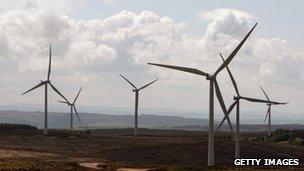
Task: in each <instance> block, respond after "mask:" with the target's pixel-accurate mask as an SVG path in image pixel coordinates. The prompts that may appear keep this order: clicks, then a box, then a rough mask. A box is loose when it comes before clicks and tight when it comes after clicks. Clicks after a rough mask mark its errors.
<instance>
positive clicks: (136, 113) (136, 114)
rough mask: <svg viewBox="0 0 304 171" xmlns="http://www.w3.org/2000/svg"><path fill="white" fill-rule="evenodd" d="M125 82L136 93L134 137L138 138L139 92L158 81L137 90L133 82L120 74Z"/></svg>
mask: <svg viewBox="0 0 304 171" xmlns="http://www.w3.org/2000/svg"><path fill="white" fill-rule="evenodd" d="M119 75H120V76H121V77H122V78H123V79H124V80H126V81H127V82H128V83H129V84H130V85H131V86H132V87H133V88H134V89H133V90H132V91H133V92H135V119H134V135H135V136H136V135H137V134H138V132H137V128H138V98H139V91H140V90H142V89H144V88H146V87H148V86H149V85H151V84H153V83H154V82H155V81H157V80H158V79H156V80H154V81H152V82H150V83H148V84H146V85H144V86H142V87H140V88H137V87H136V86H135V85H134V84H133V83H132V82H131V81H129V80H128V79H127V78H126V77H124V76H123V75H121V74H119Z"/></svg>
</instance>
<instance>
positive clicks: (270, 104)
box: [260, 86, 288, 136]
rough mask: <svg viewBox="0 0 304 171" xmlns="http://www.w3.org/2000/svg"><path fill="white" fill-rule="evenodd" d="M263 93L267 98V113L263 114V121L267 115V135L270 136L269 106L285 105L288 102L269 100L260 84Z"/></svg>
mask: <svg viewBox="0 0 304 171" xmlns="http://www.w3.org/2000/svg"><path fill="white" fill-rule="evenodd" d="M260 88H261V90H262V92H263V94H264V95H265V97H266V98H267V100H268V103H267V106H268V109H267V113H266V115H265V119H264V122H265V121H266V119H267V117H268V136H271V106H272V105H285V104H288V102H284V103H280V102H272V101H270V99H269V97H268V96H267V94H266V92H265V91H264V89H263V88H262V86H261V87H260Z"/></svg>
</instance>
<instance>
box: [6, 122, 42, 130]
mask: <svg viewBox="0 0 304 171" xmlns="http://www.w3.org/2000/svg"><path fill="white" fill-rule="evenodd" d="M0 130H2V131H3V130H37V127H35V126H31V125H26V124H12V123H1V124H0Z"/></svg>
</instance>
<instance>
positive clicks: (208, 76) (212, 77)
mask: <svg viewBox="0 0 304 171" xmlns="http://www.w3.org/2000/svg"><path fill="white" fill-rule="evenodd" d="M256 25H257V23H256V24H255V25H254V26H253V28H252V29H251V30H250V31H249V32H248V33H247V35H246V36H245V37H244V39H243V40H242V41H241V42H240V43H239V44H238V46H237V47H236V48H235V49H234V51H233V52H232V53H231V54H230V55H229V57H228V58H227V60H226V61H225V62H224V63H223V64H222V65H220V67H219V68H218V69H217V70H216V71H215V72H214V73H213V74H208V73H206V72H203V71H201V70H198V69H195V68H188V67H181V66H173V65H164V64H156V63H148V64H150V65H156V66H160V67H165V68H170V69H174V70H180V71H184V72H189V73H192V74H197V75H200V76H203V77H205V78H206V79H207V80H208V81H209V84H210V90H209V98H210V102H209V137H208V140H209V141H208V166H213V165H214V87H215V91H216V95H217V98H218V101H219V103H220V106H221V108H222V110H223V111H224V114H225V118H226V119H227V121H228V123H229V125H231V123H230V119H229V117H228V114H227V112H228V111H227V109H226V106H225V103H224V100H223V98H222V95H221V92H220V89H219V86H218V83H217V80H216V76H217V74H218V73H219V72H221V71H222V70H223V69H224V68H225V67H226V66H227V65H228V64H229V63H230V62H231V60H232V59H233V58H234V56H235V55H236V54H237V52H238V51H239V49H240V48H241V47H242V45H243V44H244V43H245V41H246V40H247V38H248V37H249V35H250V34H251V33H252V31H253V30H254V28H255V27H256Z"/></svg>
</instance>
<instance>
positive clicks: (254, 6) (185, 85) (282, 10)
mask: <svg viewBox="0 0 304 171" xmlns="http://www.w3.org/2000/svg"><path fill="white" fill-rule="evenodd" d="M303 6H304V2H303V1H300V0H298V1H296V0H294V1H282V0H269V1H262V0H256V1H249V0H242V1H223V0H215V1H202V0H189V1H181V0H167V1H160V0H142V1H134V0H90V1H89V0H78V1H74V0H73V1H72V0H53V1H51V2H50V1H47V0H2V1H1V4H0V94H1V98H0V104H2V105H10V104H41V109H42V107H43V106H42V105H43V89H42V88H40V89H37V90H35V91H33V92H31V93H29V94H27V95H24V96H20V94H21V93H22V92H24V91H26V90H27V89H29V88H31V87H33V86H34V85H36V84H38V83H39V81H40V80H44V79H45V78H46V73H47V63H48V48H49V44H52V49H53V63H52V75H51V80H52V83H53V84H54V85H55V86H56V87H57V88H58V89H59V90H60V91H62V92H63V94H64V95H65V96H66V97H67V98H68V99H73V98H74V97H75V95H76V93H77V91H78V89H79V88H80V86H83V92H82V94H81V95H80V97H79V101H78V103H79V104H78V105H79V111H82V109H81V106H107V107H130V108H132V107H133V106H134V94H133V92H132V91H131V90H132V88H131V87H130V85H129V84H128V83H127V82H125V81H124V80H123V79H122V78H121V77H119V75H118V74H119V73H121V74H123V75H124V76H126V77H127V78H129V79H130V80H131V81H132V82H133V83H134V84H135V85H136V86H138V87H140V86H142V85H144V84H146V83H148V82H150V81H152V80H154V79H156V78H157V79H159V81H157V82H156V83H155V84H153V85H151V86H149V87H148V88H146V89H144V90H142V91H141V92H140V107H141V108H158V109H162V108H164V109H165V108H166V109H175V110H196V111H207V110H208V103H209V102H208V100H209V91H208V90H209V89H208V86H209V84H208V82H207V81H206V80H205V78H203V77H200V76H196V75H191V74H188V73H183V72H178V71H173V70H168V69H163V68H157V67H154V66H150V65H147V64H146V63H147V62H157V63H164V64H171V65H181V66H188V67H194V68H198V69H200V70H202V71H205V72H208V73H213V72H214V71H215V70H216V69H217V68H218V67H219V66H220V65H221V62H222V61H221V59H220V57H219V55H218V53H222V54H223V55H224V56H225V57H227V56H228V55H229V54H230V53H231V52H232V51H233V49H234V48H235V47H236V46H237V44H238V43H239V42H240V40H241V39H242V38H243V37H244V35H245V34H246V33H247V32H248V31H249V30H250V28H251V27H252V26H253V25H254V24H255V23H256V22H258V26H257V27H256V29H255V30H254V31H253V33H252V34H251V36H250V37H249V39H248V40H247V41H246V43H245V44H244V45H243V47H242V48H241V50H240V51H239V52H238V54H237V55H236V56H235V58H234V59H233V61H232V62H231V63H230V64H229V67H230V69H231V70H232V72H233V74H234V77H235V79H236V81H237V83H238V86H239V89H240V92H241V95H243V96H249V97H255V98H265V97H264V96H263V94H262V92H261V90H260V88H259V87H260V86H263V88H264V89H265V90H266V92H267V93H268V95H269V97H270V99H271V100H274V101H282V102H285V101H288V102H289V104H288V105H286V106H275V107H274V109H273V112H274V113H275V112H279V113H283V114H285V116H289V115H290V116H292V115H300V114H303V112H302V105H303V101H304V92H303V83H304V48H303V47H304V43H303V41H302V39H303V37H304V36H303V32H302V29H303V26H304V22H303V17H304V13H303V11H302V7H303ZM218 82H219V84H220V87H221V90H222V94H223V96H224V99H225V102H226V105H227V106H230V105H231V104H232V103H233V96H234V95H235V92H234V89H233V86H232V84H231V82H230V80H229V77H228V75H227V72H226V70H223V71H221V73H220V74H219V75H218ZM50 94H51V95H50V102H49V103H50V108H51V110H52V105H58V104H57V102H56V101H57V100H60V97H59V96H58V95H56V94H55V93H54V92H52V91H50ZM215 100H216V99H215ZM62 108H64V106H63V107H62ZM215 108H216V109H217V110H219V105H218V104H217V103H216V105H215ZM41 109H39V110H41ZM86 109H87V108H86ZM266 109H267V106H266V105H264V104H255V103H248V102H242V104H241V110H242V111H244V112H245V111H259V112H266ZM33 110H35V109H33ZM37 110H38V109H37ZM85 112H90V111H85ZM184 116H186V115H184Z"/></svg>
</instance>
